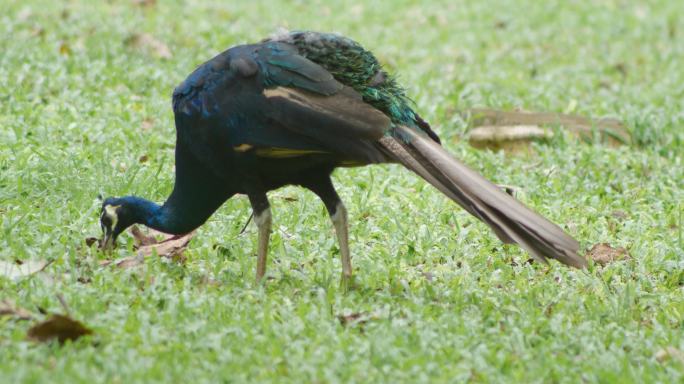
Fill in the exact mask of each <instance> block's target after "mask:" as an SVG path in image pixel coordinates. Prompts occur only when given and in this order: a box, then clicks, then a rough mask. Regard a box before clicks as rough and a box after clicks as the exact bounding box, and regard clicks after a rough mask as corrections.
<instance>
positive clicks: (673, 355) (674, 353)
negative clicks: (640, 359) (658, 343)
mask: <svg viewBox="0 0 684 384" xmlns="http://www.w3.org/2000/svg"><path fill="white" fill-rule="evenodd" d="M655 358H656V360H658V362H659V363H664V362H666V361H668V360H670V359H672V360H676V361H679V362H680V363H682V364H684V352H682V351H680V350H679V349H677V348H675V347H665V348H663V349H661V350H659V351H658V352H656V354H655Z"/></svg>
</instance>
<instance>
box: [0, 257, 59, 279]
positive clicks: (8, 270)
mask: <svg viewBox="0 0 684 384" xmlns="http://www.w3.org/2000/svg"><path fill="white" fill-rule="evenodd" d="M50 263H52V261H47V260H27V261H19V260H17V261H3V260H0V276H4V277H6V278H8V279H10V280H19V279H21V278H23V277H28V276H31V275H33V274H35V273H38V272H41V271H42V270H44V269H45V268H46V267H47V266H48V265H50Z"/></svg>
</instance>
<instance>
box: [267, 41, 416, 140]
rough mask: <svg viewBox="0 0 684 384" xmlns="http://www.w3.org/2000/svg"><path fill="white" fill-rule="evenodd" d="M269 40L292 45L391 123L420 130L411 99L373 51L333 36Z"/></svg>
mask: <svg viewBox="0 0 684 384" xmlns="http://www.w3.org/2000/svg"><path fill="white" fill-rule="evenodd" d="M268 41H280V42H284V43H289V44H293V45H295V46H296V47H297V49H298V50H299V52H300V54H301V55H303V56H305V57H306V58H307V59H309V60H311V61H313V62H315V63H316V64H318V65H320V66H322V67H323V68H325V69H326V70H327V71H328V72H330V73H331V74H332V75H333V76H334V77H335V79H337V81H339V82H341V83H342V84H344V85H346V86H349V87H351V88H353V89H354V90H355V91H356V92H358V93H359V94H361V96H362V97H363V100H364V101H365V102H367V103H368V104H371V105H372V106H373V107H375V108H377V109H379V110H381V111H383V112H384V113H385V114H386V115H387V116H388V117H390V118H391V119H392V121H393V122H394V123H397V124H404V125H410V126H415V127H421V128H423V127H422V125H423V124H425V123H424V122H423V121H422V120H421V119H420V118H419V117H418V116H417V115H416V113H415V112H414V111H413V109H412V108H411V104H412V102H411V100H410V99H409V98H408V97H407V96H406V91H405V90H404V88H403V87H402V86H401V85H399V83H398V82H397V80H396V78H395V77H394V76H392V75H390V74H389V73H387V72H386V71H384V70H383V68H382V65H381V64H380V62H379V61H378V59H377V58H376V57H375V55H373V53H372V52H370V51H367V50H366V49H364V48H363V47H362V46H361V45H360V44H359V43H357V42H355V41H354V40H351V39H349V38H347V37H344V36H341V35H337V34H333V33H319V32H290V33H286V34H282V35H278V36H274V37H272V38H271V39H269V40H268Z"/></svg>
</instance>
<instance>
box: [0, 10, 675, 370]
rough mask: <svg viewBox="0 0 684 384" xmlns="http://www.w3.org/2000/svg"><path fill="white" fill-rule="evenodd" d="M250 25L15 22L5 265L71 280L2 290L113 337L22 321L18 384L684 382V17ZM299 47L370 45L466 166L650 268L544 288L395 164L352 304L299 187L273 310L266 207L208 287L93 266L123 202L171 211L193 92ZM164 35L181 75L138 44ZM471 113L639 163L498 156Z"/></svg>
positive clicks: (380, 176) (3, 285)
mask: <svg viewBox="0 0 684 384" xmlns="http://www.w3.org/2000/svg"><path fill="white" fill-rule="evenodd" d="M228 3H229V2H220V1H214V2H212V1H198V2H194V1H179V2H172V1H162V0H159V1H158V2H157V4H156V5H152V6H140V5H136V4H135V2H134V1H123V0H114V1H106V2H104V1H103V2H100V1H92V2H91V1H63V2H57V1H47V0H46V1H41V0H30V1H12V0H10V1H9V2H8V1H3V2H1V3H0V20H1V22H0V36H2V37H1V38H0V127H1V128H2V129H0V230H1V232H0V260H5V261H12V260H29V259H48V260H53V263H52V264H51V265H50V266H48V268H47V269H46V270H45V271H43V272H40V273H38V274H36V275H34V276H33V277H31V278H25V279H19V280H10V279H7V278H4V277H1V276H0V300H1V299H12V300H14V301H15V302H16V303H17V305H20V306H22V307H24V308H27V309H28V310H30V311H32V312H35V313H37V312H38V308H42V309H43V310H45V311H47V312H49V313H63V309H62V306H61V305H60V302H59V300H58V299H57V296H56V294H61V295H62V296H63V297H64V299H65V301H66V302H67V303H68V305H69V307H70V309H71V316H72V317H74V318H76V319H78V320H80V321H82V322H84V323H85V324H86V325H87V326H89V327H90V328H92V329H93V331H94V334H93V335H92V336H90V337H86V338H82V339H80V340H78V341H76V342H74V343H67V344H65V345H63V346H59V345H58V344H56V343H42V344H41V343H36V342H33V341H29V340H27V337H26V332H27V330H28V328H29V327H30V326H31V325H32V324H34V323H35V322H36V321H37V320H40V319H42V317H43V316H38V319H37V320H34V321H18V320H16V319H12V318H10V317H0V382H2V383H20V382H60V383H76V382H87V383H94V382H102V383H133V382H177V383H203V382H245V381H255V382H293V383H306V382H321V383H327V382H359V383H362V382H374V381H380V382H496V383H500V382H525V383H527V382H552V383H555V382H566V383H577V382H602V383H623V382H663V383H665V382H670V383H671V382H682V381H684V361H683V359H682V357H681V356H680V357H677V356H673V357H671V358H670V359H658V358H656V356H657V355H658V352H659V351H662V350H664V349H665V348H668V347H672V348H675V349H677V350H680V351H682V350H684V288H683V285H684V272H683V271H684V240H683V237H684V236H683V231H684V230H683V229H682V225H684V223H683V216H684V214H683V211H684V187H683V185H684V157H683V155H682V153H683V150H684V113H683V112H682V111H683V110H684V70H683V69H682V66H683V65H684V44H682V41H684V22H682V18H681V15H682V14H684V3H682V2H677V1H665V0H663V1H648V2H640V3H642V4H641V5H638V6H637V5H634V3H636V2H631V1H620V0H604V1H561V0H559V1H546V2H541V1H534V0H527V1H512V0H511V1H505V0H491V1H477V2H476V1H447V0H445V1H432V2H425V4H420V3H418V2H415V3H414V2H412V1H377V2H373V5H372V6H371V5H370V4H368V5H357V4H355V2H327V1H321V2H310V1H292V2H282V3H275V2H271V1H259V2H251V1H240V2H237V1H236V2H230V3H232V4H228ZM359 4H361V3H360V2H359ZM278 27H286V28H290V29H313V30H322V31H333V32H339V33H342V34H345V35H348V36H350V37H352V38H354V39H355V40H357V41H359V42H361V43H362V44H363V45H364V46H366V47H367V48H369V49H371V50H373V51H374V52H375V53H376V54H377V56H378V57H379V58H380V59H381V60H382V61H383V62H384V63H386V64H387V67H388V68H389V69H390V70H392V71H394V72H397V73H399V74H400V80H401V81H402V83H404V84H405V85H406V86H407V88H408V90H409V93H410V95H411V96H412V97H413V99H414V100H415V102H416V105H417V109H418V111H420V113H421V114H423V115H424V117H425V118H426V119H428V120H429V121H430V122H432V124H433V126H435V127H436V130H437V132H438V133H439V134H440V135H441V136H442V137H443V141H444V143H445V146H446V147H447V148H448V149H449V150H450V151H451V152H452V153H454V154H455V155H456V156H458V157H459V158H461V159H463V160H464V161H465V162H467V163H468V164H470V165H472V166H473V167H474V168H475V169H477V170H478V171H480V172H481V173H483V174H484V175H486V176H487V177H488V178H489V179H491V180H493V181H495V182H496V183H500V184H508V185H514V186H518V187H520V190H519V194H518V197H519V198H520V199H521V200H522V201H524V202H525V203H526V204H528V205H530V206H531V207H534V208H535V209H536V210H537V211H539V212H540V213H542V214H544V215H545V216H547V217H549V218H550V219H552V220H553V221H555V222H557V223H559V224H561V225H562V226H563V227H564V228H567V229H568V231H569V232H570V233H571V234H572V235H573V236H575V237H576V238H577V239H579V240H580V241H581V243H582V247H583V248H588V247H590V246H591V245H593V244H595V243H599V242H608V243H610V244H612V245H614V246H623V247H626V248H627V249H628V250H629V253H630V255H631V259H630V260H627V261H623V262H616V263H613V264H610V265H608V266H606V267H604V268H601V267H598V266H594V265H591V266H590V268H589V269H588V270H586V271H578V270H571V269H568V268H565V267H563V266H562V265H560V264H558V263H553V264H552V265H551V267H550V268H548V267H544V266H541V265H538V264H535V265H530V264H528V263H526V260H527V259H528V255H527V254H525V253H524V252H523V251H521V250H520V249H519V248H517V247H514V246H503V245H502V244H501V243H500V242H499V241H498V240H497V239H496V237H495V236H494V234H493V233H492V232H491V231H490V230H489V229H488V228H487V227H486V226H485V225H483V224H481V223H480V222H478V221H477V220H476V219H474V218H472V217H471V216H469V215H468V214H467V213H466V212H465V211H463V210H462V209H460V208H458V207H457V206H456V205H454V204H453V203H451V202H450V201H449V200H448V199H447V198H445V197H443V196H442V195H441V194H440V193H438V192H437V191H435V190H434V189H433V188H431V187H430V186H428V185H427V184H426V183H424V182H423V181H422V180H420V179H419V178H418V177H416V176H414V175H413V174H411V173H410V172H409V171H406V170H404V169H402V168H400V167H399V166H375V167H367V168H359V169H342V170H339V171H337V172H336V173H335V181H336V184H337V186H338V188H339V190H340V194H341V195H342V197H343V199H344V201H345V202H346V205H347V207H348V209H349V213H350V221H351V223H352V227H351V232H350V240H351V244H352V253H353V263H354V273H355V275H356V285H357V287H356V289H354V290H352V291H351V292H348V293H344V292H342V291H340V289H339V287H338V283H339V278H340V273H341V266H340V263H339V257H338V256H339V254H338V253H339V252H338V248H337V243H336V241H335V237H334V233H333V230H332V226H331V224H330V222H329V219H328V217H327V214H326V213H325V209H324V208H323V205H322V204H321V203H320V201H319V200H318V199H317V198H316V197H315V196H314V195H313V194H312V193H310V192H306V191H304V190H302V189H297V188H285V189H281V190H278V191H275V192H273V193H271V194H270V197H271V202H272V205H273V214H274V235H273V237H272V244H271V248H270V260H269V266H268V267H269V269H268V276H269V277H270V279H269V280H268V281H267V282H266V283H265V284H264V285H263V286H257V285H255V283H254V271H255V266H256V257H255V247H256V229H255V227H254V225H253V224H250V226H249V227H248V229H247V231H246V232H245V233H243V234H240V230H241V229H242V227H243V225H244V224H245V222H246V220H247V218H248V216H249V214H250V211H251V210H250V208H249V203H248V201H247V199H246V198H244V197H236V198H233V199H231V200H230V201H228V202H227V203H226V204H225V205H224V206H223V207H222V208H221V209H220V210H219V211H218V212H217V213H216V214H215V215H214V216H213V217H212V218H211V219H210V220H209V221H208V222H207V223H206V224H205V225H204V226H203V227H201V228H200V229H199V231H198V234H197V235H196V237H195V238H194V239H193V240H192V242H191V244H190V247H189V249H188V251H187V252H186V256H187V262H186V263H185V264H183V265H181V264H177V263H173V262H166V261H164V260H161V259H157V258H151V259H149V260H148V261H147V262H146V263H145V265H144V266H141V267H137V268H131V269H120V268H116V267H111V266H110V267H101V266H99V263H100V262H101V261H102V260H104V259H105V258H106V256H105V255H104V254H102V253H101V252H100V251H98V250H96V249H95V248H94V247H93V248H88V247H87V246H86V245H85V244H84V239H85V238H86V237H88V236H99V235H100V227H99V223H98V213H99V208H100V201H99V200H98V194H102V195H103V196H111V195H114V196H119V195H126V194H137V195H142V196H145V197H147V198H150V199H152V200H157V201H162V200H163V199H164V198H165V197H166V196H167V194H168V193H169V192H170V190H171V187H172V183H173V166H174V164H173V147H174V141H175V134H174V126H173V116H172V111H171V100H170V98H171V93H172V91H173V88H174V87H175V86H176V85H177V84H179V83H180V82H181V81H182V80H183V79H184V78H185V76H187V75H188V74H189V73H190V72H191V71H192V70H193V69H194V68H195V66H197V65H198V64H200V63H202V62H203V61H205V60H207V59H209V58H211V57H213V56H214V55H215V54H217V53H219V52H221V51H223V50H224V49H226V48H228V47H230V46H232V45H236V44H240V43H246V42H254V41H258V40H260V39H261V38H263V37H265V36H268V35H269V34H271V33H272V32H274V31H275V30H276V29H277V28H278ZM141 34H148V35H150V36H153V37H154V38H155V39H157V40H156V41H158V42H160V43H161V44H165V45H166V47H168V52H166V51H165V50H164V49H163V48H164V47H160V46H155V44H154V43H151V44H150V43H149V42H148V43H145V42H144V38H143V39H142V40H143V42H142V43H141V44H137V45H136V44H135V41H138V43H140V41H141V38H140V37H139V36H141ZM135 36H138V38H137V40H136V38H135ZM138 45H140V46H138ZM471 107H492V108H499V109H507V110H513V109H516V108H522V109H527V110H535V111H550V112H572V113H577V114H581V115H585V116H594V117H602V116H608V117H616V118H618V119H620V120H622V121H624V122H625V124H626V126H627V127H628V129H629V130H630V131H631V132H632V134H633V136H634V138H635V142H634V144H633V145H631V146H623V147H619V148H611V147H608V146H603V145H600V144H591V143H589V144H587V143H579V142H576V141H574V140H571V139H569V138H567V137H565V138H558V139H554V140H553V141H552V143H551V144H549V145H536V147H535V154H534V155H523V156H505V155H504V154H502V153H495V152H491V151H478V150H475V149H473V148H471V147H470V146H469V145H468V143H467V141H465V140H463V138H464V137H465V132H466V123H465V122H464V121H463V120H462V118H461V117H460V115H459V114H458V113H457V112H458V111H459V110H461V109H467V108H471ZM142 156H146V157H147V161H145V162H141V161H140V158H141V157H142ZM119 243H120V247H119V248H118V249H117V250H116V252H115V256H118V257H122V256H127V255H129V254H131V252H132V251H131V248H132V246H133V240H132V238H131V237H130V236H127V235H126V236H122V238H121V239H120V241H119ZM355 315H360V316H361V318H360V319H358V320H357V321H352V322H349V323H347V324H342V323H343V322H342V321H340V317H345V316H349V317H354V316H355Z"/></svg>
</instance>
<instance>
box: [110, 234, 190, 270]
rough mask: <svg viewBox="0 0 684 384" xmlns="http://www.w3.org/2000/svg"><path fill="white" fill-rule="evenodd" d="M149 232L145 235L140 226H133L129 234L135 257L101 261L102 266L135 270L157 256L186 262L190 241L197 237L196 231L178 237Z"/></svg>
mask: <svg viewBox="0 0 684 384" xmlns="http://www.w3.org/2000/svg"><path fill="white" fill-rule="evenodd" d="M147 231H148V233H144V232H143V231H142V230H140V228H138V226H136V225H134V226H132V227H131V228H130V229H129V232H130V234H131V236H133V239H134V240H135V249H136V254H135V256H131V257H124V258H121V259H118V260H103V261H100V266H101V267H106V266H109V265H115V266H117V267H119V268H123V269H128V268H134V267H137V266H140V265H144V264H145V258H146V257H148V256H152V255H155V254H156V255H157V256H160V257H165V258H168V259H173V260H175V261H180V262H183V261H185V258H184V257H183V252H184V251H185V249H186V248H187V247H188V244H189V243H190V239H192V237H193V236H194V235H195V232H194V231H193V232H190V233H187V234H185V235H178V236H174V235H169V234H166V233H162V232H158V231H155V230H153V229H148V230H147ZM159 239H161V240H159Z"/></svg>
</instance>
